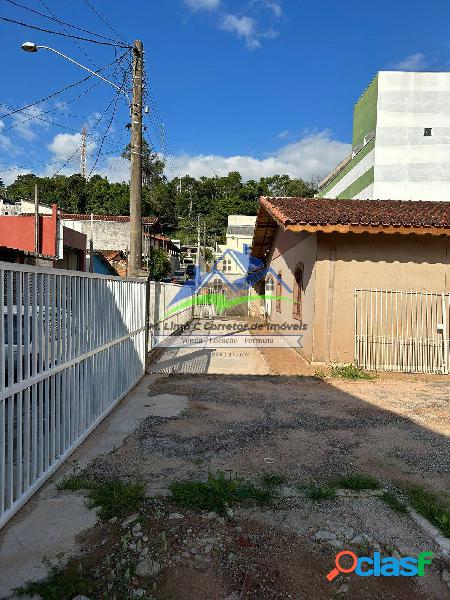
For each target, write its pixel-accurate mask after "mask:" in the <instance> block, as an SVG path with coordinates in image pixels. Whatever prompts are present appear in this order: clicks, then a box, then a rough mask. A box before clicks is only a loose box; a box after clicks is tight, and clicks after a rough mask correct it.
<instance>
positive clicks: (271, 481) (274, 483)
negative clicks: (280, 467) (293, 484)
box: [261, 473, 285, 488]
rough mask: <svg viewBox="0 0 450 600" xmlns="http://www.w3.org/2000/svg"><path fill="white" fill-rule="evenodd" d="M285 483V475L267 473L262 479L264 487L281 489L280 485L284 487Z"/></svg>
mask: <svg viewBox="0 0 450 600" xmlns="http://www.w3.org/2000/svg"><path fill="white" fill-rule="evenodd" d="M284 482H285V478H284V477H283V475H277V474H275V473H273V474H270V473H266V474H265V475H263V476H262V477H261V483H262V485H263V486H264V487H268V488H277V487H280V485H283V483H284Z"/></svg>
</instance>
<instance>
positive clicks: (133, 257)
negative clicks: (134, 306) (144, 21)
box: [22, 40, 144, 277]
mask: <svg viewBox="0 0 450 600" xmlns="http://www.w3.org/2000/svg"><path fill="white" fill-rule="evenodd" d="M132 49H133V64H132V76H133V100H131V99H130V97H129V96H128V94H127V93H126V92H125V90H124V89H123V87H119V86H118V85H116V84H115V83H113V82H112V81H110V80H109V79H106V77H103V76H102V75H100V73H98V72H97V71H92V70H91V69H89V68H88V67H85V66H84V65H82V64H81V63H79V62H77V61H76V60H73V58H70V57H69V56H66V55H65V54H63V53H62V52H59V51H58V50H55V49H54V48H50V47H49V46H38V45H37V44H34V43H33V42H25V43H24V44H22V50H24V51H25V52H30V53H35V52H37V51H38V50H50V52H54V53H55V54H58V56H61V57H62V58H65V59H66V60H68V61H69V62H71V63H73V64H74V65H77V67H80V68H81V69H83V70H84V71H87V72H88V73H90V74H91V75H95V77H98V78H99V79H101V80H102V81H104V82H105V83H107V84H108V85H111V86H112V87H113V88H114V89H116V90H117V91H118V92H119V93H121V94H123V95H124V96H126V98H127V101H128V106H129V107H130V113H131V151H130V166H131V173H130V257H129V267H130V274H131V276H132V277H138V276H140V275H141V269H142V94H143V86H144V77H143V75H144V46H143V44H142V42H141V41H140V40H136V41H135V42H134V46H133V48H132Z"/></svg>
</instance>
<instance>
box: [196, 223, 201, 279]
mask: <svg viewBox="0 0 450 600" xmlns="http://www.w3.org/2000/svg"><path fill="white" fill-rule="evenodd" d="M201 235H202V230H201V226H200V215H197V259H196V266H197V268H196V269H195V279H196V281H195V284H196V286H197V287H198V286H199V284H200V248H201Z"/></svg>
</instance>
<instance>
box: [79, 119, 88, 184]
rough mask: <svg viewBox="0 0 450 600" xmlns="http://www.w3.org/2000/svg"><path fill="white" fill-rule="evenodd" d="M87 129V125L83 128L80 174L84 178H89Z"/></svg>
mask: <svg viewBox="0 0 450 600" xmlns="http://www.w3.org/2000/svg"><path fill="white" fill-rule="evenodd" d="M86 141H87V129H86V126H84V127H83V129H82V130H81V159H80V175H81V177H82V178H83V179H87V145H86Z"/></svg>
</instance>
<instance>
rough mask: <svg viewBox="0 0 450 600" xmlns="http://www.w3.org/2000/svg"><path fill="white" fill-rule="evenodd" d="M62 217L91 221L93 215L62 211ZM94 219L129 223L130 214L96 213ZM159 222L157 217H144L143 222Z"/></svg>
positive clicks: (67, 219) (146, 223)
mask: <svg viewBox="0 0 450 600" xmlns="http://www.w3.org/2000/svg"><path fill="white" fill-rule="evenodd" d="M61 219H64V220H66V221H90V220H91V215H81V214H71V213H64V212H61ZM94 221H117V222H119V223H129V221H130V217H129V216H128V215H94ZM157 222H158V218H157V217H142V223H144V224H145V225H154V224H155V223H157Z"/></svg>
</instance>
